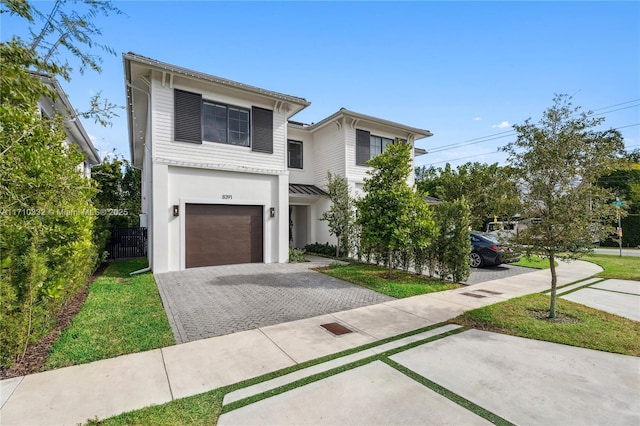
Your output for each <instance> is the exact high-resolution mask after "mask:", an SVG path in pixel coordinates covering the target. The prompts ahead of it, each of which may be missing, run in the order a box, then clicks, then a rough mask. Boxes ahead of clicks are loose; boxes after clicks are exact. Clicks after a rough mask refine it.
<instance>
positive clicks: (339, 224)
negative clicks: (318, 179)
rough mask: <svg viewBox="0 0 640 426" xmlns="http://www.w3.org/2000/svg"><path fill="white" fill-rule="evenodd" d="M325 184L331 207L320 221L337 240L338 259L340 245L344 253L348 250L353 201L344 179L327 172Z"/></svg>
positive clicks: (352, 217)
mask: <svg viewBox="0 0 640 426" xmlns="http://www.w3.org/2000/svg"><path fill="white" fill-rule="evenodd" d="M327 182H328V183H327V192H328V194H329V199H330V200H331V203H332V205H331V208H330V209H329V210H328V211H326V212H324V213H323V214H322V216H321V217H320V220H324V221H326V222H327V224H328V226H329V232H330V233H331V235H335V236H336V238H337V239H338V244H337V245H336V257H340V244H341V243H342V247H343V250H344V251H346V252H348V250H349V237H350V233H351V227H352V226H353V221H354V211H353V208H354V201H353V197H352V196H351V194H350V192H349V183H348V182H347V179H346V178H345V177H342V176H337V175H334V174H331V172H327Z"/></svg>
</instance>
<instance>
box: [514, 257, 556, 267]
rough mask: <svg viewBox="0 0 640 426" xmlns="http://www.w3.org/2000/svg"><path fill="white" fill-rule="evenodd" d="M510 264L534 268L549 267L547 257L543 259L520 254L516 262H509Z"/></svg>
mask: <svg viewBox="0 0 640 426" xmlns="http://www.w3.org/2000/svg"><path fill="white" fill-rule="evenodd" d="M511 265H516V266H524V267H526V268H535V269H549V259H543V258H541V257H538V256H531V257H525V256H522V257H521V258H520V260H519V261H518V262H515V263H511Z"/></svg>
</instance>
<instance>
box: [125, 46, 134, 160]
mask: <svg viewBox="0 0 640 426" xmlns="http://www.w3.org/2000/svg"><path fill="white" fill-rule="evenodd" d="M129 63H130V61H128V60H127V59H126V58H125V59H124V60H123V61H122V66H123V67H124V90H125V94H126V98H125V102H126V109H127V132H128V133H129V153H130V155H131V164H132V165H134V166H135V164H136V162H135V158H134V152H135V151H134V150H133V108H132V102H133V101H132V99H131V87H130V86H129V84H131V67H130V66H128V65H129Z"/></svg>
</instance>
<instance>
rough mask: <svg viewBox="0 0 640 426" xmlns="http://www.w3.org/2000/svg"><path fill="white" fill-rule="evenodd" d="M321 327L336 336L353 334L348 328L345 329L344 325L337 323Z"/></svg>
mask: <svg viewBox="0 0 640 426" xmlns="http://www.w3.org/2000/svg"><path fill="white" fill-rule="evenodd" d="M320 327H322V328H324V329H325V330H327V331H329V332H330V333H333V334H335V335H336V336H339V335H341V334H347V333H351V332H352V331H351V330H349V329H348V328H347V327H345V326H344V325H341V324H338V323H337V322H331V323H329V324H322V325H320Z"/></svg>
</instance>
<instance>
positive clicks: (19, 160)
mask: <svg viewBox="0 0 640 426" xmlns="http://www.w3.org/2000/svg"><path fill="white" fill-rule="evenodd" d="M0 53H1V58H0V59H1V62H2V67H0V76H1V84H0V97H1V104H0V125H1V126H2V133H1V135H0V365H4V366H6V365H10V364H11V363H12V362H14V361H15V360H17V359H19V358H20V357H21V356H22V355H23V353H24V351H25V350H26V347H27V345H28V344H29V343H33V342H36V341H38V340H39V339H40V338H41V337H42V336H43V335H44V334H46V333H47V332H48V331H49V329H50V327H51V325H52V324H53V322H54V319H55V317H56V314H57V312H58V311H59V310H60V308H61V307H62V305H63V304H64V303H65V302H66V301H67V300H69V298H70V297H72V296H73V295H75V294H76V293H77V291H78V290H79V289H80V288H81V287H82V286H83V284H84V283H85V282H86V279H87V277H88V275H89V274H90V273H91V270H92V268H93V267H94V265H95V261H96V256H97V254H96V249H95V246H94V244H93V242H92V230H93V223H94V214H93V207H92V205H91V202H90V199H91V197H92V196H93V195H94V194H95V189H94V187H93V185H92V182H91V180H90V179H86V178H84V177H82V175H81V174H80V173H79V171H78V169H77V166H78V165H79V164H81V163H82V162H83V160H84V155H83V154H81V153H80V152H79V151H78V149H76V147H75V145H68V144H67V143H66V142H65V139H66V135H65V133H64V131H63V117H60V116H56V117H51V118H46V117H43V116H42V114H41V113H40V111H39V109H38V107H37V102H38V100H39V99H40V96H41V95H47V96H53V94H52V93H50V92H48V91H47V89H46V87H44V86H43V85H42V84H41V83H40V81H39V80H38V79H37V78H35V77H34V76H33V75H32V74H30V73H29V72H27V71H26V68H27V67H28V66H29V65H31V64H30V63H29V62H28V61H27V62H26V63H25V61H26V60H25V58H27V59H28V58H29V54H28V51H26V50H25V49H24V48H22V47H21V46H20V45H18V44H15V43H2V44H1V45H0Z"/></svg>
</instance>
